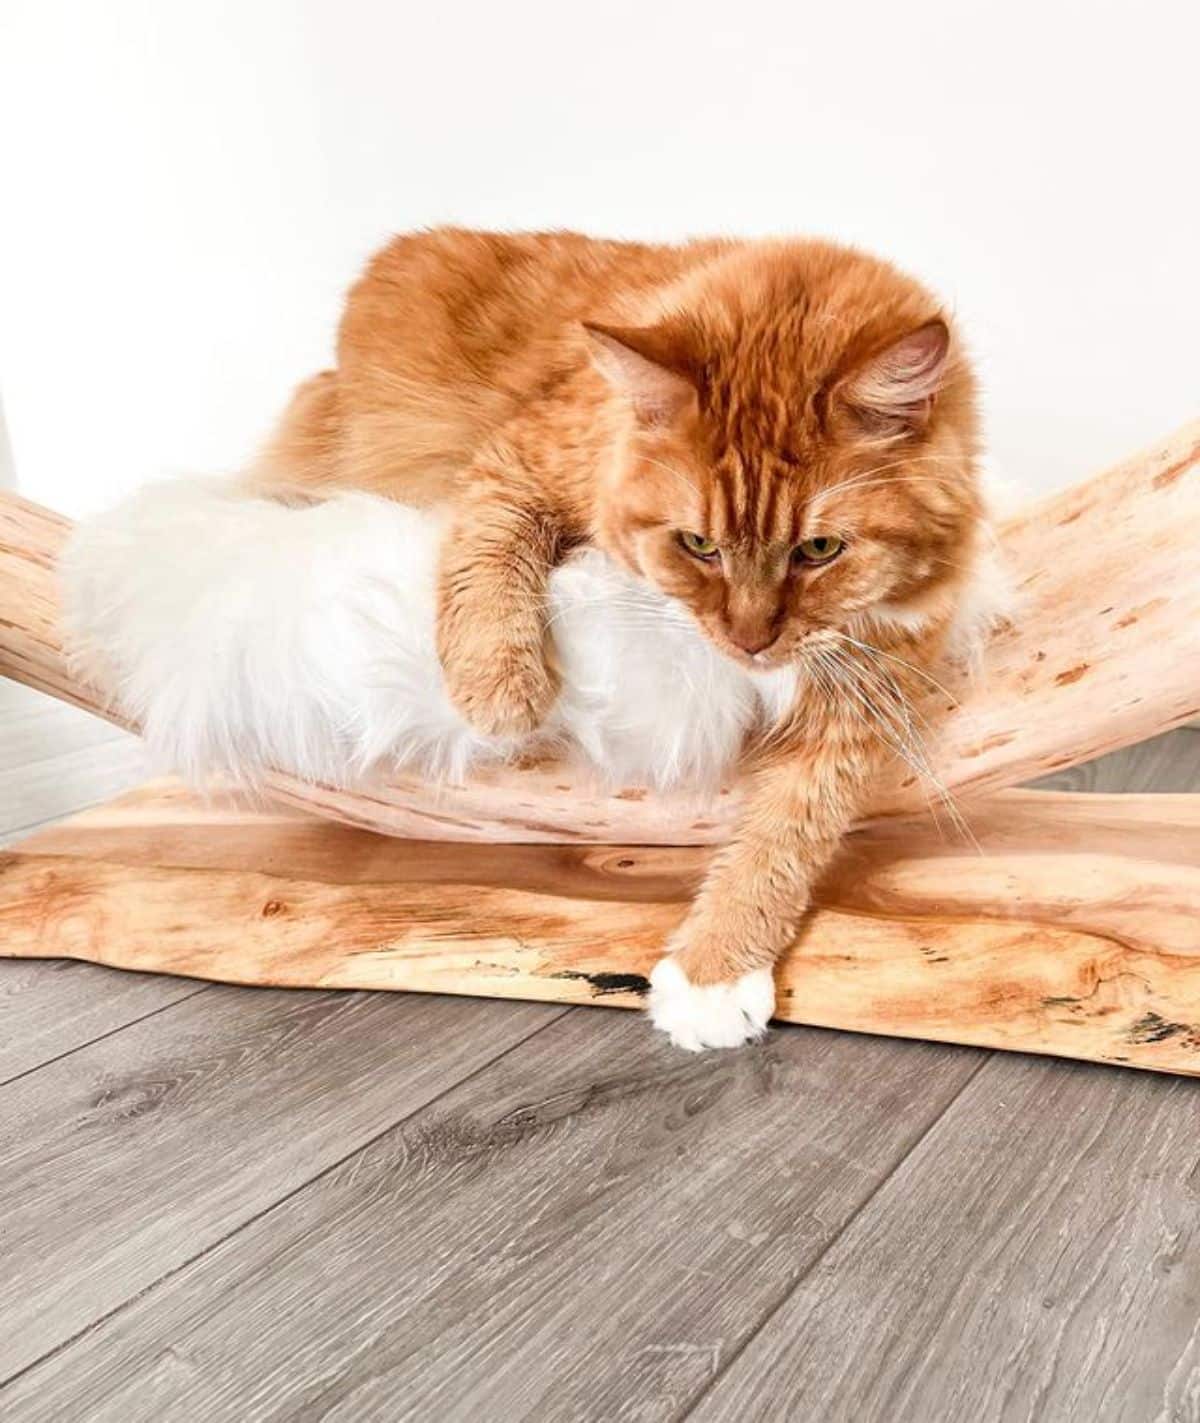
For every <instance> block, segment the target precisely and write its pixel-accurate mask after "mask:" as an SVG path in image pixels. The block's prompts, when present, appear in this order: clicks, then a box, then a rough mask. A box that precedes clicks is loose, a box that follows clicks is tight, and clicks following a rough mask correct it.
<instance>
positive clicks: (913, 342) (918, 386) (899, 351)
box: [843, 317, 950, 433]
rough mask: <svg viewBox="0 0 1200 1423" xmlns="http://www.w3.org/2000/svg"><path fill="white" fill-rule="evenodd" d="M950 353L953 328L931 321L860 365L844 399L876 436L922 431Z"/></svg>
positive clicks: (845, 391)
mask: <svg viewBox="0 0 1200 1423" xmlns="http://www.w3.org/2000/svg"><path fill="white" fill-rule="evenodd" d="M949 354H950V328H949V327H948V326H947V325H946V323H945V322H944V321H943V320H942V319H941V318H940V317H938V318H936V319H935V320H933V321H927V322H926V323H925V324H924V326H918V327H917V329H916V330H915V331H910V332H908V333H907V335H904V336H901V337H900V339H899V340H898V341H893V342H892V343H891V345H890V346H885V347H884V349H883V350H882V351H877V352H876V353H875V354H874V355H873V356H871V357H870V359H869V360H867V361H866V362H865V363H864V364H863V365H862V366H860V367H859V368H858V370H856V371H855V372H854V373H853V374H852V375H851V376H850V378H849V380H848V381H847V382H846V384H845V386H844V387H843V395H844V398H845V399H846V401H847V402H848V403H849V404H850V405H851V406H852V407H853V408H854V410H855V411H856V412H857V413H858V414H859V415H860V416H861V417H862V419H863V421H864V423H865V424H866V425H867V427H868V429H871V430H873V431H875V432H879V433H889V432H890V433H902V432H903V431H905V430H920V429H923V428H924V426H925V425H926V424H927V423H928V421H929V416H930V413H931V412H932V410H933V401H934V397H935V396H936V395H937V393H938V391H939V390H940V389H941V385H942V380H943V378H944V377H945V374H946V364H947V358H948V356H949Z"/></svg>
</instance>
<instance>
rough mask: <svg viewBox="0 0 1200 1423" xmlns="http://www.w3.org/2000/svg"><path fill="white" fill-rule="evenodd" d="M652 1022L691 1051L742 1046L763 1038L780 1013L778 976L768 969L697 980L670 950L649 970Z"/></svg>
mask: <svg viewBox="0 0 1200 1423" xmlns="http://www.w3.org/2000/svg"><path fill="white" fill-rule="evenodd" d="M647 1011H648V1012H649V1014H650V1021H651V1022H652V1023H653V1024H654V1026H655V1027H656V1028H658V1029H659V1030H660V1031H661V1032H664V1033H666V1035H667V1036H668V1037H669V1038H670V1039H671V1041H672V1042H673V1043H674V1044H675V1046H676V1047H681V1048H686V1049H687V1050H688V1052H703V1050H704V1049H705V1048H713V1047H739V1046H740V1045H741V1044H742V1043H746V1042H752V1041H753V1040H754V1039H755V1038H761V1037H762V1035H763V1034H764V1033H765V1032H766V1030H767V1023H768V1021H769V1020H770V1017H771V1014H772V1013H773V1012H774V1011H775V980H774V978H773V976H772V974H771V970H770V969H768V968H760V969H756V970H755V971H754V972H753V973H744V974H742V975H741V977H740V978H734V979H731V980H730V981H729V982H728V983H703V984H695V983H692V982H691V980H690V979H689V978H688V976H687V974H686V972H685V971H684V969H683V966H682V964H681V963H680V962H679V961H678V959H677V958H676V956H674V955H672V954H668V955H667V957H666V958H664V959H660V960H659V961H658V963H657V964H655V966H654V969H653V971H652V973H651V974H650V1001H649V1003H648V1005H647Z"/></svg>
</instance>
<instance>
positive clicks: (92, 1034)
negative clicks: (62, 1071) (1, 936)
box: [0, 949, 207, 1086]
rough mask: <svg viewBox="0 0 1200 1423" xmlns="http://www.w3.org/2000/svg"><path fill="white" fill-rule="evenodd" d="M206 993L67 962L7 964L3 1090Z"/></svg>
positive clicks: (182, 983) (2, 997) (2, 998)
mask: <svg viewBox="0 0 1200 1423" xmlns="http://www.w3.org/2000/svg"><path fill="white" fill-rule="evenodd" d="M0 953H3V950H2V949H0ZM206 988H207V985H206V984H197V983H190V982H188V980H186V979H182V978H167V977H165V976H162V975H159V974H151V973H109V972H108V971H107V970H105V969H103V968H100V967H98V966H96V965H95V964H90V963H71V962H70V961H67V960H51V961H49V962H37V961H35V960H33V959H25V960H17V961H16V962H10V963H6V964H4V966H3V973H0V1024H2V1025H3V1031H0V1086H2V1085H3V1084H4V1083H6V1082H10V1081H11V1080H12V1079H13V1078H15V1077H19V1076H21V1075H22V1074H23V1073H26V1072H32V1071H33V1070H34V1069H35V1068H37V1067H40V1066H41V1065H42V1064H43V1063H46V1062H50V1061H52V1060H53V1059H54V1058H56V1057H61V1056H63V1054H64V1053H68V1052H73V1051H74V1050H75V1049H76V1048H78V1047H81V1046H82V1045H84V1044H85V1043H89V1042H92V1041H94V1040H95V1039H96V1038H101V1037H104V1036H105V1035H106V1034H108V1033H111V1032H115V1031H116V1030H118V1029H120V1028H123V1027H125V1026H126V1025H127V1024H129V1023H133V1022H136V1021H137V1020H138V1019H139V1018H145V1017H148V1016H149V1015H150V1014H151V1013H157V1012H158V1011H160V1010H161V1009H162V1008H165V1007H167V1006H168V1005H169V1004H171V1003H177V1002H179V1001H181V1000H182V999H184V998H190V997H191V996H192V994H193V993H203V992H204V991H205V990H206Z"/></svg>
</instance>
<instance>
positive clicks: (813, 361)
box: [585, 243, 979, 668]
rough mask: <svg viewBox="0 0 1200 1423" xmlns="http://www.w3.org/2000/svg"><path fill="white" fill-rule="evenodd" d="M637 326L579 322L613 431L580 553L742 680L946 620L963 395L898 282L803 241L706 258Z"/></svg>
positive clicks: (935, 311)
mask: <svg viewBox="0 0 1200 1423" xmlns="http://www.w3.org/2000/svg"><path fill="white" fill-rule="evenodd" d="M679 302H680V304H679V306H678V308H677V309H676V310H674V311H670V312H668V314H666V315H665V316H662V317H661V318H659V319H656V320H655V321H654V322H653V324H650V325H640V326H634V327H624V326H612V325H599V324H588V325H587V326H586V327H585V330H586V332H587V340H588V344H589V348H590V352H591V356H592V360H593V363H594V364H595V366H596V368H597V369H598V370H599V371H600V373H601V374H602V375H603V376H604V377H605V379H606V380H607V381H608V382H609V383H610V384H611V385H612V386H613V387H614V388H615V389H616V390H617V391H619V392H620V393H621V394H622V396H623V397H624V398H625V401H626V402H627V406H628V409H629V411H630V413H631V419H630V421H629V425H628V438H627V439H626V440H625V441H624V443H623V447H622V450H621V454H620V457H619V458H618V459H617V461H616V462H615V463H614V465H613V467H612V468H611V469H610V470H609V471H607V473H606V474H605V476H604V483H603V487H602V490H601V496H600V501H599V512H598V525H597V529H596V536H597V540H598V542H599V543H600V545H601V546H602V547H604V548H605V549H607V550H608V551H609V552H610V553H611V554H612V555H613V556H615V557H616V558H617V559H619V560H620V561H621V562H622V563H624V564H625V565H626V566H627V567H629V568H631V569H633V571H634V572H636V573H638V574H640V575H641V576H642V577H643V578H645V579H647V580H648V581H649V582H650V583H652V584H653V585H654V586H655V587H657V588H658V589H660V590H661V591H662V592H664V593H665V594H667V595H668V596H669V597H671V598H673V599H676V600H678V601H679V602H680V603H681V604H683V605H684V606H685V607H686V608H687V609H688V610H689V611H690V612H691V613H692V615H693V616H694V617H695V619H696V621H697V622H698V623H699V625H700V626H701V627H702V628H703V629H704V631H705V632H706V633H707V634H708V636H709V637H710V638H711V639H712V641H713V642H714V643H715V644H716V645H717V646H718V647H719V648H720V649H721V650H722V651H723V652H725V653H726V654H728V655H729V656H731V657H733V658H734V659H736V660H737V661H739V662H741V663H743V664H745V665H747V666H751V667H756V668H769V667H771V666H775V665H779V664H780V663H785V662H788V661H791V660H794V659H795V658H796V657H797V656H798V655H801V654H802V652H803V649H804V646H805V644H806V643H808V642H809V641H810V639H814V638H817V640H818V641H819V640H821V637H820V635H821V634H824V636H825V637H828V636H829V630H830V629H835V630H840V631H843V632H845V631H851V632H853V631H854V630H855V629H858V630H859V631H867V632H869V630H870V628H871V625H872V623H873V622H874V623H890V624H891V625H893V626H901V627H908V628H911V629H917V628H919V627H920V626H922V625H923V623H924V622H925V621H928V620H929V619H930V618H936V617H940V616H942V615H944V614H945V612H946V611H947V609H948V607H949V606H950V605H952V602H953V599H954V596H955V592H956V589H957V586H958V585H959V584H960V583H961V582H962V580H963V577H964V573H965V568H966V565H967V564H968V563H969V562H970V559H971V556H972V552H973V543H974V538H975V532H976V528H977V525H978V516H979V497H978V491H977V484H976V476H975V457H976V452H977V435H976V414H975V400H974V382H973V379H972V376H971V373H970V370H969V368H968V366H967V363H966V361H965V358H964V356H963V354H962V352H961V350H960V349H959V346H958V342H957V340H956V338H955V336H954V333H953V331H952V330H951V327H950V324H949V322H948V321H947V320H946V318H945V316H944V314H943V313H942V312H941V311H940V310H939V307H938V304H937V303H936V301H935V300H934V299H933V298H932V297H931V296H930V295H929V294H928V293H926V292H925V291H924V290H923V289H922V288H921V287H920V286H919V285H918V284H917V283H916V282H914V281H912V280H911V279H909V278H907V277H905V276H903V275H901V274H900V273H899V272H897V271H896V270H895V269H894V268H892V267H890V266H888V265H887V264H885V263H882V262H878V261H875V260H873V259H871V258H868V257H865V256H863V255H862V254H859V253H857V252H852V251H848V250H846V249H844V248H839V247H834V246H831V245H829V244H821V243H781V244H777V245H759V246H755V247H753V248H749V249H745V251H744V252H743V253H742V254H739V255H736V256H734V257H730V258H726V259H723V260H722V261H721V262H720V263H719V264H717V266H716V267H715V268H713V269H709V270H708V272H707V273H706V274H705V276H704V279H703V281H702V282H699V283H698V284H697V285H696V288H695V289H694V290H692V291H691V292H685V293H683V294H682V295H681V296H680V298H679Z"/></svg>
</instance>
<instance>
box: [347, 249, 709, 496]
mask: <svg viewBox="0 0 1200 1423" xmlns="http://www.w3.org/2000/svg"><path fill="white" fill-rule="evenodd" d="M728 245H729V244H727V243H724V242H722V241H720V240H716V239H713V240H701V241H696V242H689V243H684V244H681V245H677V246H671V245H665V244H663V245H659V244H653V243H641V242H621V241H611V240H606V239H603V238H592V237H585V236H583V235H582V234H580V233H575V232H526V233H497V232H479V231H473V230H470V229H466V228H455V227H442V228H434V229H431V230H429V231H425V232H417V233H407V234H404V235H401V236H399V237H396V238H394V239H393V240H392V241H391V242H389V243H388V244H387V246H386V247H384V248H383V249H382V250H381V251H379V252H378V253H376V255H375V256H374V257H373V258H372V259H371V260H370V261H369V262H368V264H367V267H366V269H365V271H364V272H363V274H362V276H361V277H360V278H359V279H358V281H357V282H356V283H355V285H354V286H353V287H352V289H351V291H350V294H349V297H348V299H347V303H346V309H345V314H344V316H343V319H342V323H341V327H340V330H339V338H338V366H337V371H336V372H335V373H331V377H330V381H329V388H328V389H327V390H322V391H321V392H319V397H320V399H322V400H324V401H326V402H327V403H328V404H330V405H331V406H332V404H333V403H334V401H335V400H336V419H337V424H338V438H337V448H338V451H339V458H338V459H337V460H336V461H335V462H334V463H333V464H331V465H329V466H328V467H329V468H330V470H331V472H332V474H333V479H334V482H337V483H346V484H353V485H356V486H358V487H361V488H369V489H378V490H381V491H382V492H387V493H391V494H394V495H395V496H396V497H399V498H403V499H406V500H409V501H411V502H415V503H434V502H439V501H440V500H442V499H444V498H445V497H447V496H448V495H449V494H451V493H452V492H453V489H454V487H455V483H456V481H457V480H458V479H459V478H460V477H461V473H462V471H463V470H464V469H465V468H466V467H467V466H468V464H469V463H470V459H471V456H472V454H473V452H474V451H475V450H477V449H478V448H479V446H480V444H481V443H482V442H483V441H484V440H486V439H487V437H488V436H489V435H490V434H492V433H494V432H495V431H496V430H498V429H499V428H500V427H501V426H503V425H504V424H505V423H506V422H507V421H508V420H510V419H511V418H512V417H513V416H514V415H515V414H516V413H517V412H518V411H521V410H523V409H526V408H528V406H529V403H530V401H532V400H536V399H538V398H539V392H543V391H545V390H546V389H547V388H548V386H551V385H553V384H555V382H556V381H557V380H558V379H559V378H560V377H561V376H562V374H563V372H564V370H567V371H569V370H570V368H571V367H572V364H582V363H583V362H584V360H585V357H584V354H583V346H582V343H581V342H580V341H579V338H578V328H577V325H576V323H577V322H578V321H580V320H581V319H585V318H590V319H593V320H605V319H610V320H611V319H617V318H619V314H620V312H621V311H622V310H624V309H626V308H627V307H628V305H629V303H631V302H632V303H634V304H636V303H637V301H638V300H639V298H640V297H641V296H643V295H644V294H645V293H647V292H651V291H654V290H655V289H657V288H660V287H663V286H665V285H668V284H669V283H671V282H672V281H674V280H676V279H677V278H678V277H680V276H681V275H683V274H685V273H686V272H687V271H689V270H691V269H692V268H694V267H696V266H698V265H700V264H702V263H704V262H706V261H708V260H710V259H711V258H712V257H713V256H715V255H717V254H719V253H720V252H721V251H722V250H723V249H724V248H725V247H727V246H728Z"/></svg>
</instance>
